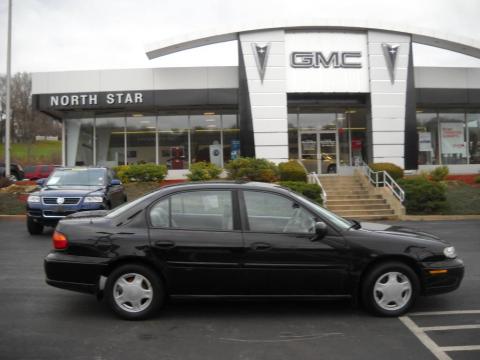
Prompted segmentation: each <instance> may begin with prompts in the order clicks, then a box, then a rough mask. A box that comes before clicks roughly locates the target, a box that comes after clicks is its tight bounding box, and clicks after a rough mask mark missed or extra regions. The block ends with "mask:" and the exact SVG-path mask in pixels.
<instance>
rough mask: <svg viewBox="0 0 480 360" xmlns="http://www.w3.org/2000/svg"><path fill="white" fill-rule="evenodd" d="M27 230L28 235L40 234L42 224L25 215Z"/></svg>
mask: <svg viewBox="0 0 480 360" xmlns="http://www.w3.org/2000/svg"><path fill="white" fill-rule="evenodd" d="M27 230H28V232H29V233H30V235H40V234H41V233H42V232H43V225H42V224H39V223H37V222H35V220H34V219H32V218H31V217H30V216H27Z"/></svg>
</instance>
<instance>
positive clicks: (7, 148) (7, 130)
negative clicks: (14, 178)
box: [5, 0, 12, 178]
mask: <svg viewBox="0 0 480 360" xmlns="http://www.w3.org/2000/svg"><path fill="white" fill-rule="evenodd" d="M7 26H8V30H7V84H6V85H7V101H6V108H7V109H6V119H5V177H6V178H8V177H10V117H11V108H10V80H11V58H12V56H11V51H12V0H8V25H7Z"/></svg>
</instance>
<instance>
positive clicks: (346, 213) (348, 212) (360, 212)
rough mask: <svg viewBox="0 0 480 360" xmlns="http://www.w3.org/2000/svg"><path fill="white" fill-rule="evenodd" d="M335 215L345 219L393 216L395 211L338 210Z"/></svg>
mask: <svg viewBox="0 0 480 360" xmlns="http://www.w3.org/2000/svg"><path fill="white" fill-rule="evenodd" d="M334 213H335V214H337V215H340V216H343V217H355V216H363V215H385V216H389V215H393V214H394V211H393V210H391V209H390V210H339V211H338V210H337V211H334Z"/></svg>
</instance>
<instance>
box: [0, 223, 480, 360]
mask: <svg viewBox="0 0 480 360" xmlns="http://www.w3.org/2000/svg"><path fill="white" fill-rule="evenodd" d="M401 224H402V225H406V226H410V227H413V228H416V229H421V230H424V231H428V232H432V233H434V234H437V235H440V236H442V237H443V238H445V239H448V240H449V241H450V242H451V243H452V244H453V245H455V247H456V248H457V252H458V253H459V254H460V257H461V258H463V259H464V261H465V266H466V275H465V279H464V282H463V284H462V286H461V287H460V289H459V290H457V291H456V292H453V293H450V294H444V295H439V296H434V297H425V298H420V300H419V301H418V302H417V304H416V306H415V308H414V309H413V311H412V312H411V313H410V314H407V316H405V317H402V318H390V319H384V318H376V317H372V316H370V315H368V314H366V313H364V312H363V311H362V310H361V309H357V308H355V307H352V305H351V303H350V302H349V301H340V302H338V301H337V302H331V301H308V302H307V301H275V302H271V301H255V302H245V301H243V302H241V301H237V302H233V301H230V302H226V301H189V302H177V303H173V304H169V305H168V306H167V308H166V309H164V310H163V311H162V312H161V314H159V316H157V317H156V318H155V319H152V320H148V321H143V322H128V321H123V320H119V319H117V318H116V317H115V316H114V315H113V314H111V313H110V312H109V311H108V309H107V308H106V306H105V305H104V304H102V303H99V302H97V300H96V299H95V298H94V297H93V296H89V295H83V294H79V293H74V292H68V291H65V290H60V289H55V288H53V287H50V286H48V285H46V284H45V281H44V274H43V257H44V256H45V255H46V254H47V253H48V251H49V250H50V247H51V240H50V235H51V234H50V233H46V234H45V235H42V236H37V237H33V236H30V235H29V234H28V233H27V231H26V228H25V225H24V223H23V221H20V220H0V239H1V240H0V269H1V272H0V287H1V296H0V309H1V316H0V359H4V360H7V359H94V360H104V359H142V360H143V359H162V360H163V359H182V360H187V359H275V360H280V359H293V358H296V359H302V360H303V359H387V358H388V359H389V360H393V359H402V360H403V359H437V358H438V359H480V222H479V221H456V222H408V223H407V222H404V223H401Z"/></svg>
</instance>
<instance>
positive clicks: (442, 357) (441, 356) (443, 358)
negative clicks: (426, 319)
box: [399, 316, 452, 360]
mask: <svg viewBox="0 0 480 360" xmlns="http://www.w3.org/2000/svg"><path fill="white" fill-rule="evenodd" d="M399 320H400V321H401V322H402V323H403V324H404V325H405V326H406V327H407V328H408V329H409V330H410V331H411V332H412V333H413V334H414V335H415V336H416V337H417V338H418V340H420V341H421V342H422V344H423V345H425V347H426V348H427V349H428V350H430V352H431V353H432V354H433V355H435V357H436V358H437V359H438V360H452V358H451V357H450V356H448V355H447V354H446V352H445V351H444V350H442V348H440V346H438V345H437V344H436V343H435V341H433V340H432V339H430V337H429V336H428V335H427V334H425V332H424V331H423V330H422V329H421V328H420V327H418V326H417V324H415V323H414V322H413V321H412V320H411V319H410V318H409V317H408V316H401V317H399Z"/></svg>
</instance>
